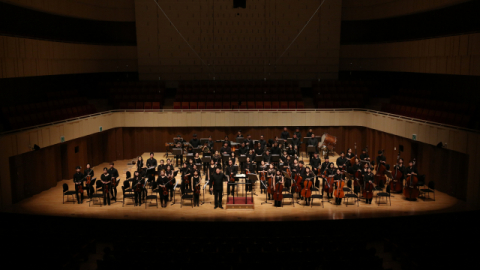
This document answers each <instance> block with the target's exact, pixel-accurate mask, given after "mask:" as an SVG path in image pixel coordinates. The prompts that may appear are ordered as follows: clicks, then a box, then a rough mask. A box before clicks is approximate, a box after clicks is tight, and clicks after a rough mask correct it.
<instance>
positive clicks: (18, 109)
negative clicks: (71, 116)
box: [2, 97, 87, 118]
mask: <svg viewBox="0 0 480 270" xmlns="http://www.w3.org/2000/svg"><path fill="white" fill-rule="evenodd" d="M86 103H87V99H86V98H84V97H75V98H66V99H59V100H50V101H44V102H37V103H30V104H20V105H15V106H6V107H2V114H3V117H4V118H9V117H13V116H21V115H26V114H31V113H37V112H43V111H47V110H51V109H52V108H53V109H63V108H69V107H73V106H80V105H85V104H86Z"/></svg>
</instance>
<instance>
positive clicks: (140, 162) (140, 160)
mask: <svg viewBox="0 0 480 270" xmlns="http://www.w3.org/2000/svg"><path fill="white" fill-rule="evenodd" d="M137 171H138V172H139V173H141V172H142V171H143V158H142V156H138V158H137Z"/></svg>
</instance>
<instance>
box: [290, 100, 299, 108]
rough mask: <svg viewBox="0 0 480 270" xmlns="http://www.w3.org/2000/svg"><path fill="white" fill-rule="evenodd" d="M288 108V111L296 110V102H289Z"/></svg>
mask: <svg viewBox="0 0 480 270" xmlns="http://www.w3.org/2000/svg"><path fill="white" fill-rule="evenodd" d="M288 108H289V109H296V108H297V102H296V101H289V102H288Z"/></svg>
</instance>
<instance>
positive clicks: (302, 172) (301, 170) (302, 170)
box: [297, 161, 307, 200]
mask: <svg viewBox="0 0 480 270" xmlns="http://www.w3.org/2000/svg"><path fill="white" fill-rule="evenodd" d="M298 174H300V176H301V177H302V182H301V183H300V185H301V186H302V188H303V182H304V181H305V179H306V178H307V169H306V168H305V163H304V162H303V161H300V162H299V163H298ZM297 192H298V195H299V197H300V200H302V199H303V197H302V195H301V190H297Z"/></svg>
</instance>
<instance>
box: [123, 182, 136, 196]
mask: <svg viewBox="0 0 480 270" xmlns="http://www.w3.org/2000/svg"><path fill="white" fill-rule="evenodd" d="M122 189H123V192H124V193H128V194H130V193H133V189H132V188H130V181H128V180H125V181H123V187H122Z"/></svg>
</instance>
